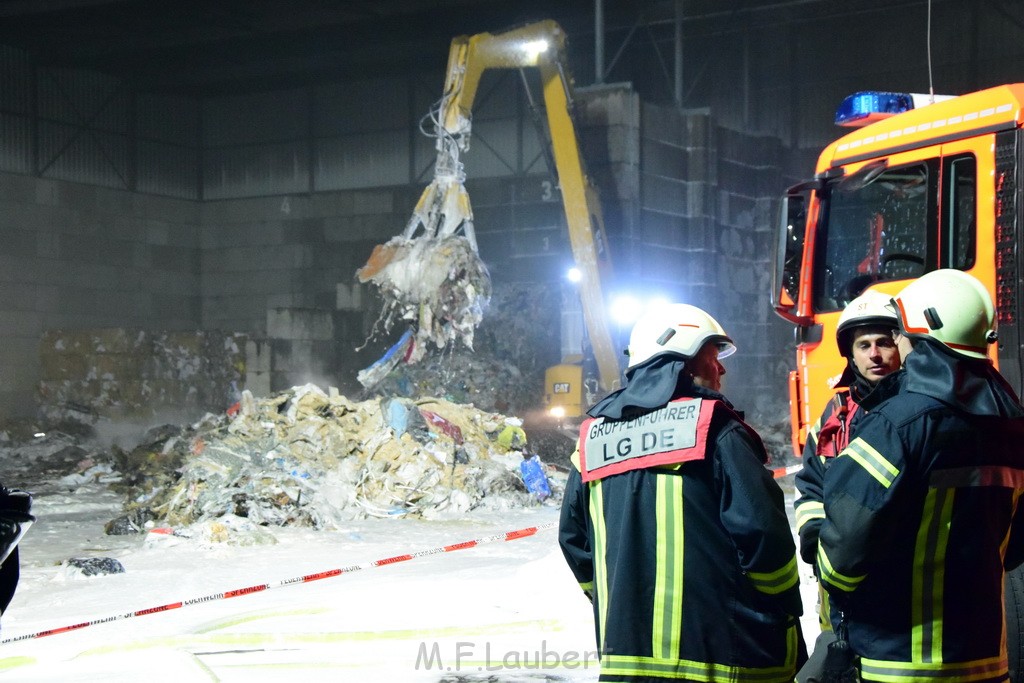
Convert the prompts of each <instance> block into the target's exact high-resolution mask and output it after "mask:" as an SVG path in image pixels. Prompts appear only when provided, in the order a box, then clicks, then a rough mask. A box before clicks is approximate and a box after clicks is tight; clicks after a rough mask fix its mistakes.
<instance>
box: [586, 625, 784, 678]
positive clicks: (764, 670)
mask: <svg viewBox="0 0 1024 683" xmlns="http://www.w3.org/2000/svg"><path fill="white" fill-rule="evenodd" d="M789 631H790V634H788V635H791V634H792V633H795V632H796V628H795V627H791V628H790V629H789ZM789 639H790V640H793V639H792V638H789ZM794 643H795V641H794ZM792 651H793V657H794V658H793V659H790V661H787V662H786V663H785V664H783V665H782V666H770V667H761V668H754V667H743V666H730V665H728V664H714V663H711V662H697V661H693V660H690V659H667V658H662V657H631V656H627V655H616V654H605V655H604V656H603V657H601V677H602V678H610V677H613V676H636V677H643V676H646V677H658V678H666V679H670V678H677V679H680V678H681V679H685V680H688V681H708V682H710V681H750V682H751V683H783V682H784V681H791V680H793V674H794V669H795V668H796V660H795V653H796V650H795V645H794V648H793V650H792ZM787 659H789V658H787Z"/></svg>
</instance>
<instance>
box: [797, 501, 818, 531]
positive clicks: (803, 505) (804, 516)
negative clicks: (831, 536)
mask: <svg viewBox="0 0 1024 683" xmlns="http://www.w3.org/2000/svg"><path fill="white" fill-rule="evenodd" d="M812 519H825V504H824V503H822V502H821V501H817V500H807V501H802V502H798V503H797V504H796V529H797V531H799V530H800V529H801V528H803V526H804V524H807V523H808V522H810V521H811V520H812Z"/></svg>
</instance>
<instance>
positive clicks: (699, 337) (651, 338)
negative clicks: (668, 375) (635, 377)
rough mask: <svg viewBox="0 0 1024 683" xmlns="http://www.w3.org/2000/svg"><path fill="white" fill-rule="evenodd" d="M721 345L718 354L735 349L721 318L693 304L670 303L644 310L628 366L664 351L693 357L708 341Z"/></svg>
mask: <svg viewBox="0 0 1024 683" xmlns="http://www.w3.org/2000/svg"><path fill="white" fill-rule="evenodd" d="M709 341H710V342H714V343H715V344H717V345H718V357H719V358H725V357H726V356H728V355H730V354H732V353H733V352H735V351H736V345H735V344H733V343H732V339H729V336H728V335H727V334H726V333H725V330H724V329H722V326H721V325H719V324H718V321H717V320H715V319H714V318H712V317H711V316H710V315H708V314H707V313H705V312H704V311H702V310H701V309H699V308H697V307H696V306H691V305H690V304H668V305H666V306H660V307H658V308H656V309H654V310H652V311H650V312H648V313H645V314H644V315H643V316H642V317H641V318H640V319H639V320H637V322H636V324H635V325H633V331H632V332H631V333H630V335H629V349H627V351H626V352H627V353H628V354H629V365H628V366H627V368H632V367H635V366H637V365H639V364H640V363H643V362H644V361H646V360H649V359H651V358H653V357H655V356H659V355H662V354H665V353H672V354H676V355H678V356H682V357H683V358H693V357H694V356H696V355H697V352H698V351H700V349H701V347H702V346H704V344H705V343H707V342H709Z"/></svg>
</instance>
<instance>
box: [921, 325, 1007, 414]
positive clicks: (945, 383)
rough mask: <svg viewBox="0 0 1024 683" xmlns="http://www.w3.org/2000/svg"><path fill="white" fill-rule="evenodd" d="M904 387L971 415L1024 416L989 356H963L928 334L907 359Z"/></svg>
mask: <svg viewBox="0 0 1024 683" xmlns="http://www.w3.org/2000/svg"><path fill="white" fill-rule="evenodd" d="M904 367H906V375H907V377H906V382H905V384H904V390H905V391H910V392H913V393H915V394H924V395H925V396H931V397H932V398H935V399H937V400H939V401H942V402H943V403H945V404H947V405H949V406H951V407H953V408H956V409H958V410H962V411H963V412H965V413H968V414H970V415H982V416H990V417H1004V418H1021V417H1024V407H1022V406H1021V404H1020V400H1019V399H1018V398H1017V394H1016V393H1015V392H1014V390H1013V388H1012V387H1010V385H1009V384H1008V383H1007V381H1006V380H1005V379H1003V376H1002V375H1000V374H999V372H998V371H997V370H996V369H995V368H994V367H993V366H992V363H991V362H989V361H988V360H980V359H979V360H971V359H967V358H963V357H961V356H958V355H956V354H954V353H953V352H951V351H949V350H947V349H946V347H944V346H942V345H941V344H939V343H938V342H934V341H932V340H931V339H928V338H918V339H915V340H914V352H913V353H911V354H910V355H908V356H907V358H906V360H905V361H904Z"/></svg>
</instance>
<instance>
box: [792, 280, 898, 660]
mask: <svg viewBox="0 0 1024 683" xmlns="http://www.w3.org/2000/svg"><path fill="white" fill-rule="evenodd" d="M890 300H891V297H888V296H886V295H885V294H882V293H881V292H876V291H874V290H870V289H869V290H868V291H866V292H864V293H863V294H861V295H860V296H858V297H857V298H856V299H854V300H853V301H851V302H850V303H849V305H847V306H846V308H845V309H843V312H842V314H841V315H840V316H839V325H838V326H837V328H836V345H837V346H838V348H839V352H840V353H841V354H842V355H843V356H844V357H845V358H846V368H845V369H844V370H843V373H842V375H841V376H840V377H839V379H838V380H837V382H836V387H837V388H836V393H835V395H834V396H833V397H832V399H831V400H830V401H829V402H828V404H827V405H826V406H825V411H824V412H823V413H822V415H821V418H820V419H819V420H818V422H817V423H816V424H815V425H814V427H813V428H812V429H811V430H810V432H809V433H808V435H807V444H806V445H805V446H804V452H803V467H802V468H801V469H800V471H799V472H797V474H796V477H795V483H796V489H797V492H798V494H799V496H798V497H797V499H796V502H795V503H794V508H795V510H796V524H797V531H798V532H799V535H800V557H801V558H802V559H803V561H804V562H807V563H808V564H811V565H813V564H814V560H815V557H816V556H817V554H818V529H819V528H820V527H821V521H822V519H823V518H824V517H825V511H824V507H823V506H822V502H821V499H822V495H821V492H822V485H823V481H824V477H825V470H826V468H827V467H828V466H829V464H830V463H831V462H832V460H833V459H834V458H835V456H837V455H839V453H840V452H841V451H842V450H843V449H844V448H846V445H847V444H848V443H849V442H850V435H851V434H852V433H853V432H854V431H855V430H856V428H857V425H858V423H859V422H860V420H861V417H862V416H863V415H864V412H865V411H864V409H863V404H864V403H867V404H868V405H869V406H870V405H872V404H874V405H877V404H878V403H879V402H880V400H881V399H882V398H884V397H885V396H887V395H889V394H891V393H892V392H893V391H894V390H895V386H896V380H890V381H887V382H886V386H885V387H883V389H882V391H880V392H878V393H877V394H876V393H874V389H875V388H876V386H877V385H878V384H879V381H880V380H881V379H882V378H883V377H887V376H889V375H891V374H892V373H894V372H896V371H897V370H899V369H900V354H899V349H898V348H896V331H897V329H898V323H897V320H896V314H895V312H893V311H892V310H891V309H890V307H889V302H890ZM869 397H870V398H869ZM819 598H820V600H819V601H820V608H819V613H818V616H819V622H820V625H821V628H822V631H829V630H831V624H830V621H829V607H828V595H827V594H826V593H825V592H824V591H820V596H819ZM827 640H828V639H826V640H824V641H819V642H827Z"/></svg>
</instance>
